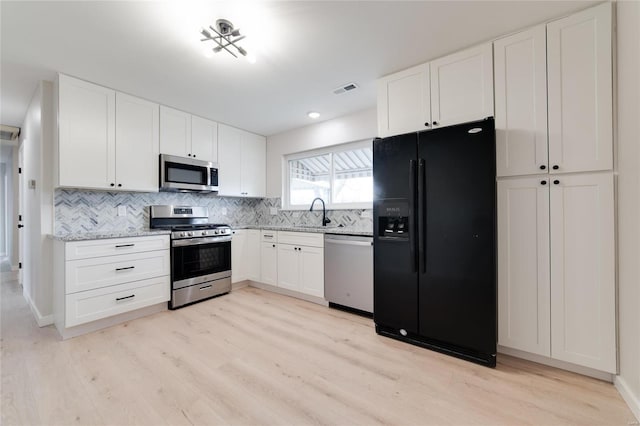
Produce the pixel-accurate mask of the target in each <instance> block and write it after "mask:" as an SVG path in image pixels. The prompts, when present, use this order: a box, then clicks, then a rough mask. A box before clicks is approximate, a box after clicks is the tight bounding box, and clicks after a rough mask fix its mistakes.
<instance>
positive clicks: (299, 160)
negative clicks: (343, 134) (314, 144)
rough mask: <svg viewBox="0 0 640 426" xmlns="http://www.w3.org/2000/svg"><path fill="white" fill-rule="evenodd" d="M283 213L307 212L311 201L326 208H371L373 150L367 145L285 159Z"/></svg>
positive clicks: (354, 145)
mask: <svg viewBox="0 0 640 426" xmlns="http://www.w3.org/2000/svg"><path fill="white" fill-rule="evenodd" d="M285 164H286V170H287V174H286V177H287V179H286V184H285V188H284V194H283V195H284V197H283V201H284V203H283V204H284V208H285V209H308V208H309V206H311V202H312V201H313V199H314V198H316V197H320V198H322V199H323V200H324V201H325V203H326V205H327V208H331V209H350V208H371V203H372V202H373V150H372V147H371V142H370V141H365V142H357V143H350V144H345V145H337V146H332V147H330V148H326V149H323V150H317V151H313V152H306V153H299V154H292V155H289V156H287V157H286V158H285Z"/></svg>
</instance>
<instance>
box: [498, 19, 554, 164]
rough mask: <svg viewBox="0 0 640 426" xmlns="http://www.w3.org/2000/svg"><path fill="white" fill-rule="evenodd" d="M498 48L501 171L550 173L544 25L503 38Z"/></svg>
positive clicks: (499, 155) (499, 159) (499, 161)
mask: <svg viewBox="0 0 640 426" xmlns="http://www.w3.org/2000/svg"><path fill="white" fill-rule="evenodd" d="M493 46H494V60H495V63H494V72H495V108H496V115H495V123H496V171H497V175H498V176H517V175H530V174H536V173H546V172H547V171H548V170H549V164H548V151H547V147H548V143H547V48H546V33H545V26H544V25H540V26H538V27H535V28H532V29H530V30H528V31H524V32H521V33H518V34H515V35H512V36H510V37H506V38H503V39H500V40H498V41H496V42H494V45H493Z"/></svg>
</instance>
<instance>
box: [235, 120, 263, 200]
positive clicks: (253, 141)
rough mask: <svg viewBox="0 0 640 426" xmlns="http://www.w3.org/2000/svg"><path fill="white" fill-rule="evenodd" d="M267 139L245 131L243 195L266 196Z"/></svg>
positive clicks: (243, 142)
mask: <svg viewBox="0 0 640 426" xmlns="http://www.w3.org/2000/svg"><path fill="white" fill-rule="evenodd" d="M266 161H267V141H266V139H265V138H264V136H259V135H255V134H253V133H248V132H243V137H242V165H241V170H242V177H241V188H242V190H241V191H240V192H241V193H242V195H244V196H247V197H264V195H265V193H266V190H267V188H266V182H265V180H266V179H265V176H266V173H267V171H266Z"/></svg>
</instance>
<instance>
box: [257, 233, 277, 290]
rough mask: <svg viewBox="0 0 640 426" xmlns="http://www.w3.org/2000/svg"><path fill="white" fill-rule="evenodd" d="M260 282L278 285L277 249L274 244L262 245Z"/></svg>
mask: <svg viewBox="0 0 640 426" xmlns="http://www.w3.org/2000/svg"><path fill="white" fill-rule="evenodd" d="M260 282H263V283H265V284H271V285H278V247H277V244H275V243H268V242H267V243H262V252H261V256H260Z"/></svg>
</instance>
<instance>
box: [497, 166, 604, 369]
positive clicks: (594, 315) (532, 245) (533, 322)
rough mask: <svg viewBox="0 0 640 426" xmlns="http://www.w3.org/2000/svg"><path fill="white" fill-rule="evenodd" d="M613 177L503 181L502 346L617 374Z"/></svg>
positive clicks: (500, 188) (500, 214)
mask: <svg viewBox="0 0 640 426" xmlns="http://www.w3.org/2000/svg"><path fill="white" fill-rule="evenodd" d="M613 194H614V182H613V174H612V173H584V174H575V175H555V176H554V175H550V176H549V175H547V176H540V177H526V178H518V179H505V180H500V181H499V182H498V306H499V312H498V330H499V331H498V336H499V344H500V345H501V346H504V347H509V348H513V349H518V350H523V351H526V352H531V353H536V354H539V355H544V356H550V357H551V358H553V359H557V360H561V361H566V362H570V363H573V364H577V365H581V366H585V367H589V368H593V369H596V370H600V371H606V372H609V373H615V372H616V327H615V319H616V307H615V234H614V231H615V228H614V226H615V224H614V196H613Z"/></svg>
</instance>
